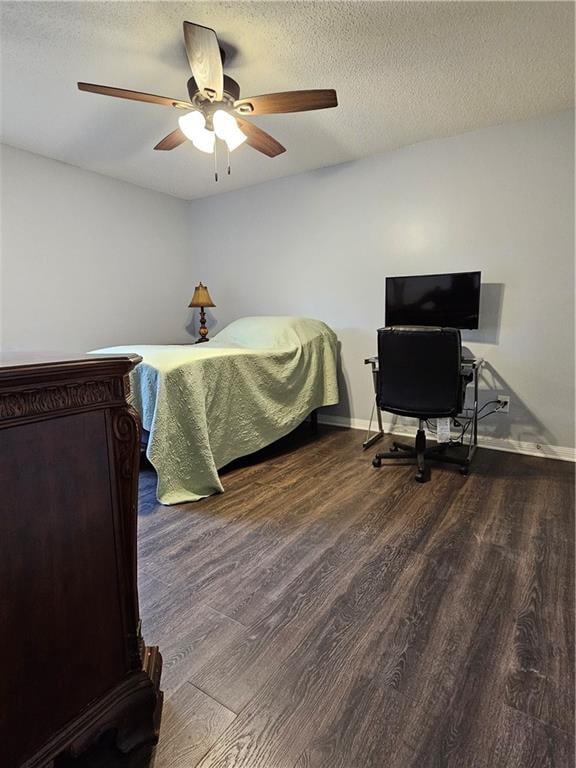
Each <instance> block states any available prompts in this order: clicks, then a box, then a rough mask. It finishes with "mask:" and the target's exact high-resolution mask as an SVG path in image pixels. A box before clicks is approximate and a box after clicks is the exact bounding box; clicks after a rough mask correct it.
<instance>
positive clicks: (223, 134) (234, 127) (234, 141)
mask: <svg viewBox="0 0 576 768" xmlns="http://www.w3.org/2000/svg"><path fill="white" fill-rule="evenodd" d="M212 122H213V125H214V131H215V132H216V136H218V138H219V139H222V140H223V141H225V142H226V144H227V145H228V149H229V150H230V152H232V151H233V150H235V149H236V148H237V147H239V146H240V144H243V143H244V142H245V141H246V139H247V138H248V137H247V136H246V134H244V133H242V131H241V130H240V128H239V127H238V123H237V122H236V118H235V117H234V116H233V115H231V114H230V113H229V112H226V111H225V110H223V109H217V110H216V111H215V112H214V115H213V117H212Z"/></svg>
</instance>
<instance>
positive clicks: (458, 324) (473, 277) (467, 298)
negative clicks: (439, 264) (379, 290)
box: [385, 272, 481, 328]
mask: <svg viewBox="0 0 576 768" xmlns="http://www.w3.org/2000/svg"><path fill="white" fill-rule="evenodd" d="M480 274H481V273H480V272H451V273H447V274H443V275H413V276H410V277H387V278H386V318H385V322H386V325H388V326H390V325H431V326H437V327H440V328H478V316H479V312H480Z"/></svg>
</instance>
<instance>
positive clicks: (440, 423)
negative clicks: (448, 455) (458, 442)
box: [436, 418, 450, 443]
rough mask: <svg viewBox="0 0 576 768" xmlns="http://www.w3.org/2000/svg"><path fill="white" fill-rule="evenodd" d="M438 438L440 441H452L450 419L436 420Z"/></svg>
mask: <svg viewBox="0 0 576 768" xmlns="http://www.w3.org/2000/svg"><path fill="white" fill-rule="evenodd" d="M436 440H437V441H438V442H439V443H449V442H450V419H447V418H446V419H437V420H436Z"/></svg>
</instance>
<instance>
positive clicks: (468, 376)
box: [362, 355, 484, 463]
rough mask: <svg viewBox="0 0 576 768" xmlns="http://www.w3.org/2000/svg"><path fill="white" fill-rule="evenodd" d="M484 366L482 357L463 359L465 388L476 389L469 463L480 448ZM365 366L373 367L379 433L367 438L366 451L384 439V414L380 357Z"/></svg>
mask: <svg viewBox="0 0 576 768" xmlns="http://www.w3.org/2000/svg"><path fill="white" fill-rule="evenodd" d="M483 364H484V360H483V358H481V357H463V358H462V366H461V373H462V377H463V379H464V381H465V384H464V386H468V384H471V385H472V386H473V387H474V407H473V409H472V431H471V433H470V441H469V443H468V446H467V447H468V451H467V455H466V461H467V462H468V463H469V462H470V461H471V460H472V457H473V456H474V453H475V452H476V448H477V447H478V377H479V373H480V369H481V368H482V366H483ZM364 365H370V366H371V367H372V381H373V383H374V395H375V398H376V418H377V421H378V431H377V432H376V433H375V434H373V435H372V436H371V437H367V438H366V440H364V442H363V443H362V448H363V449H364V450H366V449H367V448H370V446H371V445H374V443H376V442H377V441H378V440H381V439H382V438H383V437H384V429H383V427H382V414H381V412H380V408H378V402H377V401H378V355H375V356H374V357H367V358H366V359H365V360H364Z"/></svg>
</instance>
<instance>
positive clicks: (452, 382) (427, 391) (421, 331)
mask: <svg viewBox="0 0 576 768" xmlns="http://www.w3.org/2000/svg"><path fill="white" fill-rule="evenodd" d="M461 355H462V340H461V338H460V331H458V330H456V329H454V328H426V327H421V328H380V329H379V331H378V366H379V386H378V405H379V407H380V408H381V409H382V410H383V411H390V412H391V413H397V414H399V415H401V416H414V417H416V418H434V417H435V416H455V415H456V414H457V413H459V412H460V410H461V407H462V374H461Z"/></svg>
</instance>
